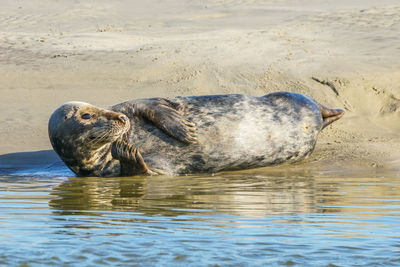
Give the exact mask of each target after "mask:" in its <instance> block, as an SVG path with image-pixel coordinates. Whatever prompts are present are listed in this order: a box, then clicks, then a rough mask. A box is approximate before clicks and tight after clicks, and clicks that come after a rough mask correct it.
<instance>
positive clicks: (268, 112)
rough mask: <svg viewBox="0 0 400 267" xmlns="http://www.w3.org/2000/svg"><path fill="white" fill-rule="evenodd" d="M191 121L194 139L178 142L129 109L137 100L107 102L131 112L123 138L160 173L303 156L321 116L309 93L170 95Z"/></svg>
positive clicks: (268, 162)
mask: <svg viewBox="0 0 400 267" xmlns="http://www.w3.org/2000/svg"><path fill="white" fill-rule="evenodd" d="M171 100H172V101H177V102H180V103H182V104H183V106H184V115H183V116H184V117H185V118H187V119H188V120H189V121H192V122H194V123H195V125H196V128H197V135H198V141H197V143H193V144H185V143H182V142H180V141H178V140H176V139H174V138H172V137H170V136H169V135H167V134H165V133H164V132H163V131H162V130H160V129H159V128H157V127H155V126H154V125H153V124H151V123H148V122H146V121H145V120H142V119H141V118H138V117H135V116H132V114H130V112H131V109H130V107H131V106H132V105H134V103H135V102H136V101H137V100H132V101H128V102H124V103H121V104H118V105H115V106H113V107H112V108H111V109H112V110H113V111H117V112H121V113H124V114H125V115H127V116H128V117H129V118H131V130H130V131H129V137H128V140H129V143H130V144H132V145H133V146H135V147H136V148H138V149H139V151H140V152H141V154H142V156H143V158H144V161H145V162H146V163H147V166H148V167H149V168H150V169H151V170H153V171H156V172H160V173H165V174H172V175H176V174H188V173H201V172H208V173H212V172H218V171H223V170H238V169H248V168H255V167H263V166H269V165H275V164H280V163H284V162H296V161H299V160H302V159H304V158H305V157H306V156H308V155H309V154H310V153H311V152H312V151H313V149H314V146H315V143H316V140H317V136H318V133H319V132H320V130H321V129H322V127H323V118H322V116H321V112H320V110H319V108H318V105H317V103H316V102H315V101H314V100H312V99H311V98H309V97H307V96H304V95H300V94H293V93H285V92H280V93H273V94H269V95H266V96H263V97H253V96H246V95H211V96H195V97H177V98H173V99H171Z"/></svg>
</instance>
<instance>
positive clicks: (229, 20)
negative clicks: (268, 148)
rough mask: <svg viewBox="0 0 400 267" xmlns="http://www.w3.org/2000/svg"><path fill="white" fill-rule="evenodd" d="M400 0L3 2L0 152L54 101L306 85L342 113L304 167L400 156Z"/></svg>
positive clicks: (37, 132)
mask: <svg viewBox="0 0 400 267" xmlns="http://www.w3.org/2000/svg"><path fill="white" fill-rule="evenodd" d="M399 33H400V3H399V1H398V0H382V1H373V0H354V1H348V0H346V1H344V0H270V1H268V0H265V1H258V0H214V1H210V0H209V1H194V0H187V1H178V0H168V1H163V0H159V1H157V0H151V1H130V0H121V1H103V0H98V1H84V0H76V1H70V0H59V1H52V0H51V1H50V0H47V1H46V0H45V1H40V4H38V3H36V1H28V0H17V1H11V0H5V1H2V8H1V9H0V99H1V100H0V101H1V105H0V121H1V128H0V155H1V154H8V153H13V152H25V151H38V150H49V149H51V146H50V143H49V141H48V136H47V121H48V118H49V116H50V114H51V113H52V112H53V110H54V109H56V108H57V107H58V106H59V105H61V104H62V103H64V102H66V101H70V100H80V101H85V102H89V103H92V104H95V105H99V106H109V105H112V104H115V103H118V102H121V101H124V100H127V99H132V98H142V97H153V96H177V95H201V94H219V93H244V94H250V95H257V96H258V95H264V94H267V93H270V92H273V91H292V92H301V93H305V94H308V95H310V96H312V97H313V98H315V99H317V100H318V101H319V102H321V103H322V104H324V105H326V106H329V107H334V108H344V109H345V110H346V114H345V116H344V117H343V118H342V119H341V120H340V121H338V122H335V123H334V124H333V125H332V126H329V127H328V128H327V129H325V130H324V132H323V133H322V134H321V135H320V138H319V141H318V144H317V148H316V151H315V152H314V154H313V155H312V157H311V158H309V159H308V160H306V162H304V163H303V165H302V166H307V165H308V166H313V164H323V165H325V166H326V165H329V166H332V167H334V168H344V167H346V168H348V167H349V166H356V167H361V168H363V167H365V168H371V167H372V168H383V167H395V168H399V166H400V160H399V159H400V135H399V131H400V34H399Z"/></svg>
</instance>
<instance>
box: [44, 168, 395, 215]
mask: <svg viewBox="0 0 400 267" xmlns="http://www.w3.org/2000/svg"><path fill="white" fill-rule="evenodd" d="M258 172H259V173H257V172H256V171H253V172H230V173H222V174H219V175H217V176H205V175H204V176H187V177H166V176H154V177H145V176H142V177H122V178H107V179H104V178H95V177H93V178H69V179H68V181H65V182H63V183H61V184H60V185H58V186H57V187H55V188H54V190H53V191H52V193H51V194H52V195H53V196H56V198H54V199H52V200H51V201H50V206H51V208H52V209H55V210H58V211H60V212H65V214H68V212H69V211H71V210H72V211H76V210H119V211H134V212H140V213H143V214H146V215H163V216H176V215H180V214H196V213H199V212H201V213H205V212H207V213H225V214H232V215H237V216H264V215H271V214H292V213H329V212H330V213H332V212H357V211H358V210H360V209H361V210H363V212H365V208H367V205H371V206H370V207H368V211H369V212H379V211H380V209H379V206H378V207H377V209H374V206H375V205H376V200H377V199H382V198H385V199H386V198H388V197H390V196H393V199H396V198H397V197H398V196H399V195H398V192H397V191H396V190H393V185H392V183H390V182H388V183H382V178H379V177H375V178H368V180H367V181H366V178H364V176H362V177H360V178H354V177H352V178H334V177H330V176H326V177H318V178H315V177H312V176H310V173H306V172H298V171H297V172H296V173H295V174H293V173H289V174H288V173H286V172H285V171H275V172H270V173H268V175H265V173H262V171H258ZM366 191H368V195H369V198H371V200H370V201H368V200H367V199H365V198H364V197H365V196H366ZM360 199H361V200H360Z"/></svg>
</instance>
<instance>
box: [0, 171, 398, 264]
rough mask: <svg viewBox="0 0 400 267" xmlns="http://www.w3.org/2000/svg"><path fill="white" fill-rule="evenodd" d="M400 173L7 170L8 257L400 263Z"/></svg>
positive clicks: (1, 253)
mask: <svg viewBox="0 0 400 267" xmlns="http://www.w3.org/2000/svg"><path fill="white" fill-rule="evenodd" d="M399 178H400V176H399V174H397V173H395V172H391V173H387V172H380V171H374V172H372V173H371V172H368V173H360V172H346V173H344V172H340V171H333V172H327V171H319V170H312V171H307V170H301V168H296V170H291V169H289V170H288V169H286V168H285V167H283V168H278V169H259V170H254V171H247V172H230V173H223V174H218V175H215V176H210V175H208V176H207V175H204V176H187V177H166V176H160V177H130V178H107V179H105V178H77V177H72V178H67V177H51V175H47V176H46V175H43V174H41V175H37V174H36V175H31V176H26V175H24V176H21V175H12V176H11V175H3V176H1V177H0V228H1V231H0V243H1V250H0V265H8V266H39V265H48V264H53V265H56V266H60V265H92V266H94V265H96V266H97V265H121V266H127V265H129V266H131V265H141V266H149V265H150V266H151V265H165V264H166V263H168V265H191V266H197V265H201V266H207V265H213V266H215V265H232V266H257V265H258V266H260V265H287V266H292V265H300V266H310V265H311V266H312V265H315V266H376V265H385V266H390V265H399V264H400V217H399V215H400V190H399V189H400V180H399Z"/></svg>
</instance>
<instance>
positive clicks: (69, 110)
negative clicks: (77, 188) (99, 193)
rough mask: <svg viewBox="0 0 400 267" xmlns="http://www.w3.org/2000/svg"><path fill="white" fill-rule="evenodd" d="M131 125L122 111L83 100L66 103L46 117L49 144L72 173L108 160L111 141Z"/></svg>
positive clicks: (102, 163)
mask: <svg viewBox="0 0 400 267" xmlns="http://www.w3.org/2000/svg"><path fill="white" fill-rule="evenodd" d="M129 128H130V123H129V119H128V117H126V116H125V115H124V114H122V113H117V112H113V111H110V110H106V109H101V108H98V107H95V106H92V105H90V104H88V103H83V102H68V103H66V104H64V105H62V106H61V107H59V108H58V109H57V110H56V111H55V112H54V113H53V114H52V116H51V117H50V120H49V137H50V141H51V144H52V146H53V148H54V150H55V151H56V152H57V154H58V155H59V156H60V157H61V159H62V160H63V161H64V162H65V163H66V164H67V165H68V166H69V167H70V168H71V169H72V170H73V171H74V172H75V173H79V172H80V168H83V167H84V168H86V169H90V168H93V167H96V166H100V165H104V164H105V161H108V160H110V158H109V157H110V153H109V151H110V147H111V144H112V143H113V142H114V141H116V140H117V139H118V138H120V137H121V136H122V135H123V134H124V133H126V132H127V131H128V130H129Z"/></svg>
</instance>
